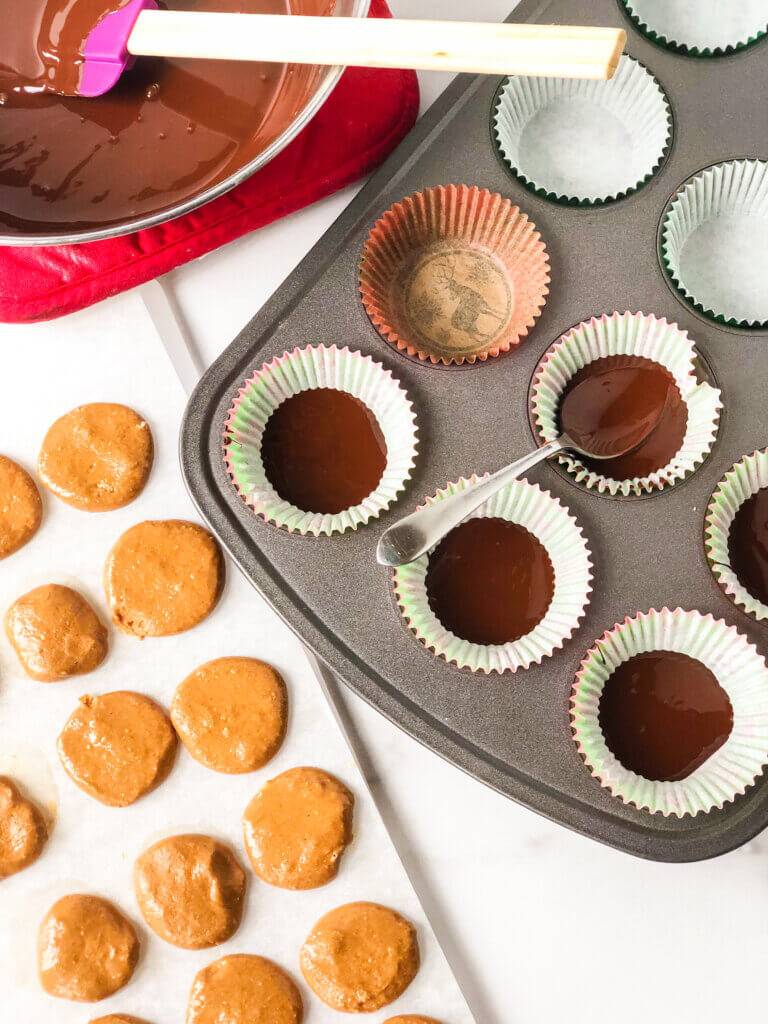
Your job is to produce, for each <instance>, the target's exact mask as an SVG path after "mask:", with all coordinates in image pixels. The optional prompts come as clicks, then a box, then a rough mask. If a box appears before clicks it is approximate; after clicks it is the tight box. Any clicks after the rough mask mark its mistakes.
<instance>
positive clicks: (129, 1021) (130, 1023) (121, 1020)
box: [88, 1013, 426, 1024]
mask: <svg viewBox="0 0 768 1024" xmlns="http://www.w3.org/2000/svg"><path fill="white" fill-rule="evenodd" d="M425 1020H426V1018H425ZM88 1024H147V1022H146V1021H145V1020H141V1019H140V1018H139V1017H132V1016H131V1015H130V1013H108V1014H107V1015H106V1017H94V1018H93V1019H92V1020H90V1021H89V1022H88Z"/></svg>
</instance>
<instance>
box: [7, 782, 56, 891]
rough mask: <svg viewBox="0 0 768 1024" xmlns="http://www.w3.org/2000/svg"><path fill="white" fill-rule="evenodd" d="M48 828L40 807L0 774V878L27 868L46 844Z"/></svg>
mask: <svg viewBox="0 0 768 1024" xmlns="http://www.w3.org/2000/svg"><path fill="white" fill-rule="evenodd" d="M47 838H48V827H47V826H46V824H45V818H43V815H42V814H41V813H40V810H39V808H38V807H37V806H36V805H35V804H33V803H32V801H31V800H27V798H26V797H25V796H22V794H21V793H20V792H19V790H18V789H17V787H16V784H15V783H14V782H13V780H12V779H9V778H7V776H5V775H0V878H7V877H8V876H9V875H15V874H16V872H17V871H21V870H22V869H23V868H26V867H29V865H30V864H32V863H33V862H34V861H36V860H37V858H38V857H39V856H40V853H41V851H42V849H43V846H45V841H46V839H47Z"/></svg>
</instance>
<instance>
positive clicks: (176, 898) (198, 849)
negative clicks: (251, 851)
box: [133, 835, 245, 949]
mask: <svg viewBox="0 0 768 1024" xmlns="http://www.w3.org/2000/svg"><path fill="white" fill-rule="evenodd" d="M133 885H134V889H135V891H136V900H137V902H138V904H139V910H140V911H141V913H142V916H143V917H144V920H145V921H146V922H147V924H148V925H149V927H150V928H151V929H152V931H153V932H155V934H157V935H159V936H160V938H161V939H165V941H166V942H170V943H171V944H172V945H174V946H180V947H181V948H182V949H205V948H207V947H208V946H215V945H217V944H218V943H219V942H225V941H226V940H227V939H228V938H230V936H232V935H234V933H235V932H236V931H237V928H238V926H239V924H240V918H241V917H242V913H243V899H244V897H245V872H244V871H243V869H242V868H241V867H240V865H239V864H238V862H237V861H236V860H235V857H234V854H233V853H232V851H231V850H230V849H229V847H228V846H224V844H223V843H218V842H217V841H216V840H215V839H211V837H210V836H203V835H179V836H170V837H169V838H168V839H161V840H160V842H158V843H155V844H154V845H153V846H150V847H149V849H147V850H145V851H144V853H142V855H141V856H140V857H139V858H138V860H137V861H136V863H135V864H134V867H133Z"/></svg>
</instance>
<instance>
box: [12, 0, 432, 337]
mask: <svg viewBox="0 0 768 1024" xmlns="http://www.w3.org/2000/svg"><path fill="white" fill-rule="evenodd" d="M371 17H376V18H388V17H390V13H389V8H388V7H387V5H386V3H385V0H372V3H371ZM418 108H419V87H418V83H417V80H416V75H415V74H414V73H413V72H412V71H382V70H374V69H366V68H349V69H347V71H345V72H344V74H343V75H342V77H341V79H340V81H339V84H338V85H337V86H336V88H335V90H334V91H333V93H332V94H331V96H330V97H329V98H328V100H327V101H326V103H325V104H324V105H323V106H322V108H321V109H320V111H319V112H318V113H317V114H316V115H315V117H314V118H313V119H312V121H310V123H309V124H308V125H307V127H306V128H305V129H304V131H303V132H302V133H301V134H300V135H299V136H297V137H296V138H295V139H294V141H293V142H292V143H291V144H290V145H289V146H287V147H286V148H285V149H284V150H283V151H282V153H280V154H279V155H278V156H276V157H275V159H274V160H272V161H271V162H270V163H268V164H267V165H266V167H263V168H262V169H261V170H260V171H257V172H256V174H254V175H252V176H251V177H250V178H249V179H248V180H247V181H245V182H244V183H243V184H242V185H239V186H238V187H237V188H235V189H233V190H232V191H231V192H228V193H227V194H226V195H224V196H221V197H220V198H218V199H214V200H213V202H210V203H207V204H206V205H205V206H202V207H201V208H200V209H198V210H194V211H193V212H192V213H188V214H186V215H185V216H183V217H177V218H176V219H175V220H172V221H169V222H168V223H167V224H162V225H160V226H159V227H155V228H148V229H147V230H145V231H137V232H136V233H135V234H133V235H125V236H123V237H122V238H110V239H107V240H105V241H101V242H85V243H83V244H82V245H60V246H55V245H51V246H41V247H29V248H25V247H22V246H7V247H4V246H0V320H2V321H4V322H6V323H23V322H27V323H29V322H32V321H34V320H52V319H53V318H54V317H58V316H63V315H64V314H65V313H72V312H74V311H75V310H77V309H83V307H85V306H90V305H92V304H93V303H94V302H99V301H100V300H101V299H105V298H107V296H109V295H116V294H117V293H118V292H122V291H126V290H127V289H128V288H134V287H136V285H139V284H143V283H144V282H145V281H149V280H151V279H152V278H154V277H159V276H160V274H164V273H166V271H169V270H172V269H173V268H174V267H178V266H180V265H181V264H182V263H186V262H187V261H189V260H193V259H196V258H197V257H198V256H204V255H205V253H208V252H211V251H212V250H213V249H216V248H218V246H220V245H223V244H224V243H225V242H230V241H232V239H234V238H239V237H240V236H241V235H244V234H246V232H248V231H253V230H254V228H260V227H263V225H265V224H269V223H270V222H271V221H273V220H277V219H278V218H279V217H284V216H285V215H286V214H288V213H293V212H294V210H299V209H301V207H303V206H307V205H308V204H309V203H313V202H314V201H315V200H316V199H321V198H323V197H324V196H327V195H330V194H331V193H332V192H335V191H336V190H337V189H340V188H343V187H344V186H345V185H348V184H349V183H350V182H352V181H355V180H356V179H357V178H360V177H362V176H363V175H364V174H367V173H368V171H370V170H372V169H373V168H374V167H376V166H377V164H379V163H381V161H382V160H384V158H385V157H386V156H388V154H389V153H390V152H391V151H392V150H393V149H394V148H395V146H396V145H397V144H398V142H400V140H401V139H402V138H403V136H404V135H406V134H407V132H408V131H410V129H411V128H412V127H413V123H414V121H415V120H416V115H417V113H418Z"/></svg>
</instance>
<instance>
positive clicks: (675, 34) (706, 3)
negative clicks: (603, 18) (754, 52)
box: [620, 0, 768, 57]
mask: <svg viewBox="0 0 768 1024" xmlns="http://www.w3.org/2000/svg"><path fill="white" fill-rule="evenodd" d="M620 3H622V4H623V6H624V9H625V11H626V13H627V15H628V16H629V17H630V18H631V20H632V21H633V22H634V24H635V25H636V26H637V28H638V29H639V30H640V31H641V32H642V33H643V35H645V36H647V37H648V38H649V39H651V40H652V41H653V42H654V43H658V44H659V46H664V47H666V49H668V50H674V51H676V52H677V53H684V54H686V55H688V56H690V57H722V56H724V55H726V54H729V53H736V52H737V51H739V50H744V49H746V48H747V47H748V46H752V45H753V44H754V43H756V42H758V41H759V40H760V39H763V38H764V37H765V35H766V33H768V8H766V4H765V0H732V2H730V3H728V4H727V6H726V5H725V4H724V3H723V0H695V2H691V0H683V2H682V3H681V0H620ZM681 15H682V18H681V17H680V16H681ZM677 19H679V20H677Z"/></svg>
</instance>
